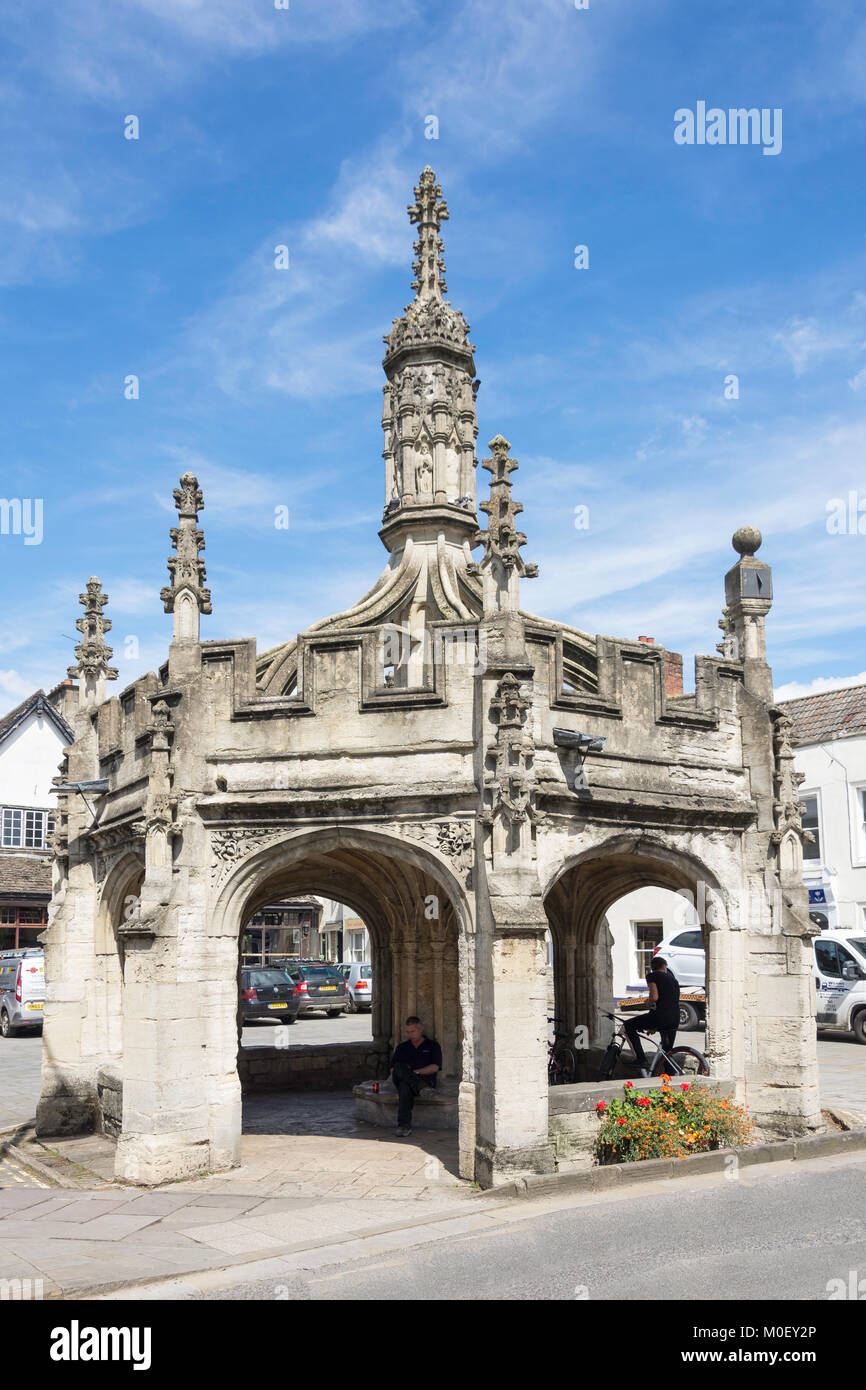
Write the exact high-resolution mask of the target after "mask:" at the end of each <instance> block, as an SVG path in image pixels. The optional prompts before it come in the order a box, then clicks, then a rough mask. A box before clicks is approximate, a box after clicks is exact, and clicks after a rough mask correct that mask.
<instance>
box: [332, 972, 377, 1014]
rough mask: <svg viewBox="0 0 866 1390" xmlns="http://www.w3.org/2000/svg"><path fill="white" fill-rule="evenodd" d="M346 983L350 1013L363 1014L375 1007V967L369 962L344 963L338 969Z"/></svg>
mask: <svg viewBox="0 0 866 1390" xmlns="http://www.w3.org/2000/svg"><path fill="white" fill-rule="evenodd" d="M337 969H338V970H340V971H341V972H342V975H343V979H344V980H345V981H346V995H347V998H348V1009H349V1013H361V1012H365V1011H368V1010H369V1009H372V1007H373V967H372V966H371V965H370V964H369V962H368V961H357V960H353V961H344V962H343V964H342V965H339V966H338V967H337Z"/></svg>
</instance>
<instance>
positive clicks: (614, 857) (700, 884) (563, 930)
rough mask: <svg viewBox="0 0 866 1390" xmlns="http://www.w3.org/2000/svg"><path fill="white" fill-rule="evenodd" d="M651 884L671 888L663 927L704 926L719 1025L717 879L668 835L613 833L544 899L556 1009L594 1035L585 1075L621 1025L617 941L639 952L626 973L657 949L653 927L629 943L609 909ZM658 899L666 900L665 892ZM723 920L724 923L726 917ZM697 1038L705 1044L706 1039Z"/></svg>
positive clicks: (559, 877)
mask: <svg viewBox="0 0 866 1390" xmlns="http://www.w3.org/2000/svg"><path fill="white" fill-rule="evenodd" d="M646 889H662V890H666V892H665V894H664V897H665V898H666V899H668V903H666V904H665V906H666V907H668V911H667V912H666V911H665V910H664V909H662V910H661V912H660V911H659V910H658V908H656V910H655V912H654V913H653V914H652V915H653V917H654V919H655V923H659V922H660V923H661V925H662V930H664V927H665V924H666V923H667V924H669V925H673V926H675V929H676V930H678V931H685V930H693V931H695V932H698V933H699V934H700V937H701V941H702V945H703V949H704V952H705V957H704V959H705V970H706V974H705V981H706V984H705V988H706V999H707V1003H706V1018H707V1032H708V1037H709V1036H710V1035H711V1032H712V1025H713V1015H712V975H713V970H712V965H713V953H714V951H715V949H716V947H715V944H714V942H715V940H716V939H717V937H718V933H717V932H714V931H711V930H709V929H708V927H709V923H708V921H707V918H706V917H703V920H701V918H702V916H703V914H702V912H701V910H700V909H701V905H702V904H705V903H706V902H707V899H708V897H710V898H711V899H712V901H713V902H715V903H721V902H722V898H723V895H722V893H721V890H720V887H719V885H718V883H717V881H716V879H715V878H714V876H713V875H712V874H710V873H709V871H708V870H707V869H706V868H705V867H704V866H703V865H701V864H700V862H699V861H698V860H696V859H694V858H692V857H691V856H689V855H686V854H683V853H681V852H679V851H676V850H672V849H670V848H669V847H667V846H665V845H664V844H663V843H661V842H655V841H650V840H647V839H646V838H641V839H639V840H637V841H635V840H629V839H627V838H623V839H619V840H615V841H611V842H609V843H608V844H607V845H606V846H601V847H599V848H598V849H596V850H592V851H589V852H588V853H587V854H584V855H581V856H579V857H577V858H576V859H574V860H572V861H570V862H566V864H565V865H563V866H562V868H561V869H560V870H559V872H558V873H557V874H556V875H555V876H554V877H553V879H552V881H551V883H550V884H549V886H548V889H547V892H546V894H545V901H544V907H545V912H546V913H547V918H548V922H549V925H550V933H551V938H552V943H553V982H554V999H555V1010H554V1011H555V1014H556V1017H557V1018H558V1019H561V1020H562V1021H563V1023H564V1024H565V1025H566V1028H567V1030H568V1032H569V1033H573V1032H574V1031H575V1030H578V1029H585V1030H586V1037H587V1038H588V1049H586V1050H585V1051H584V1052H583V1054H581V1053H578V1062H579V1066H580V1070H581V1071H582V1072H583V1076H582V1079H583V1080H587V1081H591V1080H594V1079H595V1075H596V1072H595V1064H596V1061H597V1058H598V1055H599V1053H600V1051H601V1050H603V1048H604V1047H605V1046H606V1044H607V1042H608V1041H609V1039H610V1036H611V1031H612V1026H613V1025H612V1023H611V1021H610V1020H609V1019H608V1018H607V1017H606V1016H605V1011H610V1012H612V1011H613V1009H614V998H615V994H616V993H622V994H625V993H627V992H628V991H627V990H625V989H622V990H621V989H620V983H619V980H617V981H616V982H615V979H614V949H615V946H619V948H620V950H621V952H622V953H623V954H624V952H625V950H628V951H629V952H630V953H631V954H633V956H634V960H630V961H629V962H628V964H627V966H625V967H624V968H623V969H622V971H621V973H622V974H623V975H626V974H629V973H633V972H634V971H635V970H636V969H639V968H640V967H641V966H643V965H645V962H646V960H647V959H648V958H649V955H650V954H651V945H652V935H653V934H652V933H650V932H647V933H646V934H645V939H643V940H641V941H640V942H638V941H637V940H636V939H635V941H634V942H633V943H629V942H628V941H626V940H623V939H622V937H621V932H620V931H619V930H618V931H617V936H618V937H619V938H621V939H620V940H619V941H618V942H615V940H614V934H613V932H612V931H611V925H610V920H609V916H608V914H610V916H611V917H612V918H614V919H617V918H618V917H619V916H621V914H618V913H617V912H616V910H615V909H616V907H617V905H618V904H619V903H620V902H621V900H623V899H625V898H627V897H630V895H633V894H637V893H639V892H640V891H641V890H646ZM674 894H676V895H678V897H677V900H676V901H677V902H678V903H679V905H680V906H679V909H676V908H674V907H673V906H671V905H670V895H674ZM655 902H656V903H657V904H658V902H659V896H658V894H656V895H655ZM693 907H694V910H692V908H693ZM710 917H712V913H710ZM614 925H615V926H617V927H618V928H619V925H620V924H619V922H618V921H617V920H615V921H614ZM718 925H719V926H721V925H722V923H721V921H720V920H719V921H718ZM629 983H631V982H629ZM634 983H637V981H635V982H634ZM696 1045H697V1046H698V1047H700V1048H701V1049H702V1050H703V1043H702V1041H700V1040H698V1041H697V1044H696Z"/></svg>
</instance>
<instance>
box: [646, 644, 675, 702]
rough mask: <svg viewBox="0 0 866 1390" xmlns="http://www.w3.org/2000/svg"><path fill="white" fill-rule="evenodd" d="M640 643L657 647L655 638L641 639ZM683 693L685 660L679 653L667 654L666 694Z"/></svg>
mask: <svg viewBox="0 0 866 1390" xmlns="http://www.w3.org/2000/svg"><path fill="white" fill-rule="evenodd" d="M637 640H638V641H639V642H646V644H647V646H648V647H653V646H655V640H656V639H655V638H654V637H639V638H638V639H637ZM682 693H683V659H682V657H681V656H680V654H679V652H665V694H666V695H682Z"/></svg>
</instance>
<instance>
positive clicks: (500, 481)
mask: <svg viewBox="0 0 866 1390" xmlns="http://www.w3.org/2000/svg"><path fill="white" fill-rule="evenodd" d="M489 447H490V449H491V450H492V455H493V456H492V458H488V459H483V460H482V464H483V467H484V468H486V469H487V471H488V473H489V474H490V498H489V500H488V501H486V502H482V503H481V506H480V510H481V511H482V512H486V513H487V530H486V531H477V532H476V533H475V537H474V540H473V544H475V545H483V546H484V557H483V559H482V560H481V561H480V563H479V566H478V568H479V569H480V571H481V574H482V577H483V581H484V612H485V613H486V614H491V613H496V612H503V611H505V610H508V611H510V612H513V613H516V612H518V611H519V608H520V596H519V580H520V579H521V578H523V577H524V576H525V577H526V578H527V579H534V578H535V576H536V575H537V574H538V566H537V565H527V564H526V563H525V562H524V560H523V556H522V555H521V554H520V547H521V546H524V545H525V544H526V536H525V535H524V533H523V532H522V531H518V530H517V525H516V519H517V516H518V515H519V513H520V512H522V511H523V504H522V502H515V500H514V498H513V496H512V493H511V476H510V475H511V474H512V473H513V472H514V470H515V469H516V468H518V467H519V464H518V462H517V459H513V458H509V456H508V450H509V449H510V448H511V445H510V444H509V442H508V440H507V439H503V437H502V435H501V434H497V436H496V438H495V439H491V441H490V446H489Z"/></svg>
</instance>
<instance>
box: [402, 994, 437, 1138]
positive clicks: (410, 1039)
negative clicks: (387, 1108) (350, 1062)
mask: <svg viewBox="0 0 866 1390" xmlns="http://www.w3.org/2000/svg"><path fill="white" fill-rule="evenodd" d="M441 1070H442V1049H441V1047H440V1046H439V1044H438V1042H436V1040H435V1038H428V1037H427V1035H426V1033H425V1032H424V1030H423V1028H422V1027H421V1020H420V1018H416V1017H415V1015H414V1014H412V1015H411V1016H410V1017H409V1018H407V1019H406V1041H405V1042H402V1043H400V1044H399V1046H398V1047H395V1049H394V1056H393V1057H392V1058H391V1079H392V1081H393V1082H394V1085H395V1086H396V1088H397V1096H398V1101H397V1131H396V1132H397V1136H398V1138H400V1139H405V1138H406V1136H407V1135H409V1134H411V1133H412V1107H413V1105H414V1104H415V1097H416V1096H417V1095H420V1094H421V1089H422V1087H424V1086H433V1087H435V1085H436V1075H437V1073H438V1072H440V1071H441Z"/></svg>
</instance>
